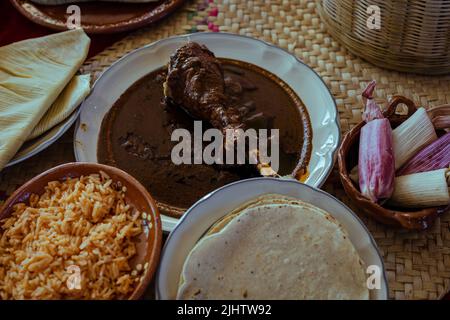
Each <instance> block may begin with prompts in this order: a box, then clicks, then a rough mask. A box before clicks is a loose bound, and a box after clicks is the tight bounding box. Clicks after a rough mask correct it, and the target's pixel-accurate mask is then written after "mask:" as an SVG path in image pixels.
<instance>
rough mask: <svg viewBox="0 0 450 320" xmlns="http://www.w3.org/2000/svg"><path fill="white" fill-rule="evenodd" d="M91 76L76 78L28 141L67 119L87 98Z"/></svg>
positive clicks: (71, 81) (42, 119)
mask: <svg viewBox="0 0 450 320" xmlns="http://www.w3.org/2000/svg"><path fill="white" fill-rule="evenodd" d="M90 82H91V75H90V74H85V75H81V76H75V77H73V78H72V80H70V82H69V84H68V85H67V86H66V87H65V88H64V90H63V92H61V94H60V95H59V96H58V98H57V99H56V101H55V102H53V104H52V106H51V107H50V109H48V110H47V112H46V113H45V115H44V116H43V117H42V118H41V120H40V121H39V123H38V125H37V126H36V127H35V128H34V129H33V132H31V134H30V135H29V136H28V138H27V140H31V139H34V138H36V137H38V136H40V135H41V134H43V133H44V132H46V131H47V130H50V129H51V128H53V127H54V126H55V125H57V124H58V123H60V122H61V121H63V120H64V119H66V118H67V117H68V116H70V115H71V114H72V112H73V111H74V110H75V109H76V108H77V107H78V106H79V105H80V103H81V102H82V101H83V100H84V98H86V96H87V95H88V94H89V91H90Z"/></svg>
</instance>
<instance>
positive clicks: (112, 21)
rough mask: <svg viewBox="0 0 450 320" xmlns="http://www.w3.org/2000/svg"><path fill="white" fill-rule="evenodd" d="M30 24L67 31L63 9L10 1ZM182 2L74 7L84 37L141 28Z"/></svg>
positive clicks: (164, 1)
mask: <svg viewBox="0 0 450 320" xmlns="http://www.w3.org/2000/svg"><path fill="white" fill-rule="evenodd" d="M11 2H12V4H13V5H14V6H15V7H16V8H17V10H19V12H20V13H21V14H22V15H24V16H25V17H27V18H28V19H29V20H31V21H33V22H35V23H37V24H40V25H42V26H44V27H47V28H51V29H55V30H67V25H66V22H67V17H68V14H67V12H66V11H67V7H68V6H69V4H65V5H50V6H49V5H40V4H37V3H33V2H32V1H29V0H11ZM183 3H184V0H160V1H156V2H150V3H119V2H117V3H114V5H112V4H111V2H107V3H105V2H103V1H102V2H93V1H92V2H89V3H74V4H76V5H77V6H79V7H80V10H81V12H82V15H83V19H81V27H82V28H83V29H84V31H85V32H86V33H90V34H94V33H113V32H122V31H127V30H132V29H137V28H140V27H143V26H145V25H147V24H151V23H154V22H156V21H159V20H161V19H163V18H164V17H166V16H167V15H169V14H170V13H172V12H173V11H175V10H176V9H178V8H179V7H180V6H181V5H182V4H183Z"/></svg>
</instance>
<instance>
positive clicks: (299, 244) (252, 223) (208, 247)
mask: <svg viewBox="0 0 450 320" xmlns="http://www.w3.org/2000/svg"><path fill="white" fill-rule="evenodd" d="M267 202H268V201H262V202H261V204H259V205H258V204H254V203H253V204H251V205H250V206H248V207H247V208H245V209H243V210H242V211H241V213H240V214H238V215H237V216H236V217H234V218H233V219H232V220H231V221H230V222H228V224H227V225H226V226H224V227H223V229H221V230H220V231H219V232H218V233H215V234H211V235H207V236H206V237H204V238H203V239H202V240H200V241H199V242H198V244H197V245H196V246H195V247H194V249H193V250H192V251H191V253H190V255H189V256H188V258H187V259H186V261H185V264H184V268H183V271H182V281H181V282H182V284H181V286H180V288H179V291H178V299H200V300H202V299H368V298H369V290H368V288H367V286H366V276H365V268H364V265H363V263H362V261H361V259H360V257H359V256H358V253H357V252H356V250H355V248H354V246H353V244H352V243H351V241H350V240H349V239H348V236H347V234H346V232H345V231H344V230H343V229H342V227H341V226H340V225H339V224H338V223H337V222H336V221H335V219H334V218H333V217H331V216H330V215H329V214H328V213H326V212H325V211H323V210H321V209H319V208H317V207H315V206H312V205H310V204H307V203H303V202H300V201H298V200H293V201H289V200H286V199H285V200H280V201H274V202H275V203H272V204H268V203H267ZM283 202H284V203H283Z"/></svg>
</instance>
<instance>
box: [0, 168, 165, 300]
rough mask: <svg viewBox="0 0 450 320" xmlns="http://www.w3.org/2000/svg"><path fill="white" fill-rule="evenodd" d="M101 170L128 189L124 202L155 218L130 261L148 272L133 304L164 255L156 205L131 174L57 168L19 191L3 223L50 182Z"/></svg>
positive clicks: (3, 213)
mask: <svg viewBox="0 0 450 320" xmlns="http://www.w3.org/2000/svg"><path fill="white" fill-rule="evenodd" d="M100 170H102V171H104V172H105V173H106V174H108V175H109V176H110V177H111V179H112V180H113V181H120V182H121V183H122V184H123V185H124V186H125V187H126V188H127V192H126V197H125V200H126V202H127V203H128V204H130V205H132V206H134V207H135V208H136V209H137V210H140V211H142V212H146V213H147V214H151V217H152V222H153V227H152V228H151V229H148V230H144V232H143V233H142V234H141V235H140V236H139V237H138V239H136V244H137V255H136V256H135V257H134V258H133V259H132V260H131V266H132V267H135V266H136V265H138V264H141V265H145V263H148V268H147V269H146V270H145V271H144V274H143V278H142V281H141V282H140V283H139V284H138V286H137V287H136V289H135V290H134V292H133V293H132V294H131V295H130V296H129V298H128V299H130V300H137V299H139V298H140V297H141V296H142V295H143V294H144V292H145V290H146V289H147V287H148V285H149V283H150V281H151V280H152V278H153V275H154V273H155V271H156V268H157V266H158V263H159V254H160V251H161V241H162V227H161V219H160V216H159V212H158V209H157V206H156V204H155V201H154V200H153V198H152V197H151V196H150V194H149V193H148V192H147V190H146V189H145V188H144V187H143V186H142V185H141V184H140V183H139V182H138V181H137V180H136V179H134V178H133V177H132V176H130V175H129V174H128V173H126V172H124V171H122V170H120V169H117V168H113V167H110V166H106V165H102V164H96V163H83V162H75V163H66V164H63V165H60V166H57V167H55V168H52V169H50V170H48V171H45V172H44V173H41V174H40V175H38V176H36V177H34V178H33V179H31V180H30V181H28V182H26V183H25V184H24V185H22V186H21V187H20V188H19V189H17V190H16V191H15V192H14V193H13V194H12V195H11V196H10V197H9V198H8V200H6V202H5V203H4V205H3V207H1V211H0V220H2V219H5V218H7V217H8V216H10V215H11V214H12V209H13V206H14V205H15V204H16V203H20V202H25V203H27V202H28V200H29V197H30V194H39V195H40V194H42V193H43V190H44V186H46V185H47V183H48V182H50V181H55V180H63V179H65V178H67V177H72V178H74V177H79V176H81V175H89V174H92V173H98V172H99V171H100Z"/></svg>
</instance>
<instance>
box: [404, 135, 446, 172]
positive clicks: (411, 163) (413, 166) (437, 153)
mask: <svg viewBox="0 0 450 320" xmlns="http://www.w3.org/2000/svg"><path fill="white" fill-rule="evenodd" d="M449 166H450V132H448V133H446V134H444V135H443V136H442V137H440V138H439V139H437V140H436V141H434V142H433V143H431V144H430V145H428V146H426V147H425V148H423V149H422V150H420V151H419V153H417V154H416V155H414V156H413V157H412V158H411V159H410V160H408V162H407V163H405V165H404V166H403V167H402V168H401V169H400V170H399V171H398V172H397V175H399V176H404V175H408V174H413V173H419V172H425V171H433V170H437V169H443V168H448V167H449Z"/></svg>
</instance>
